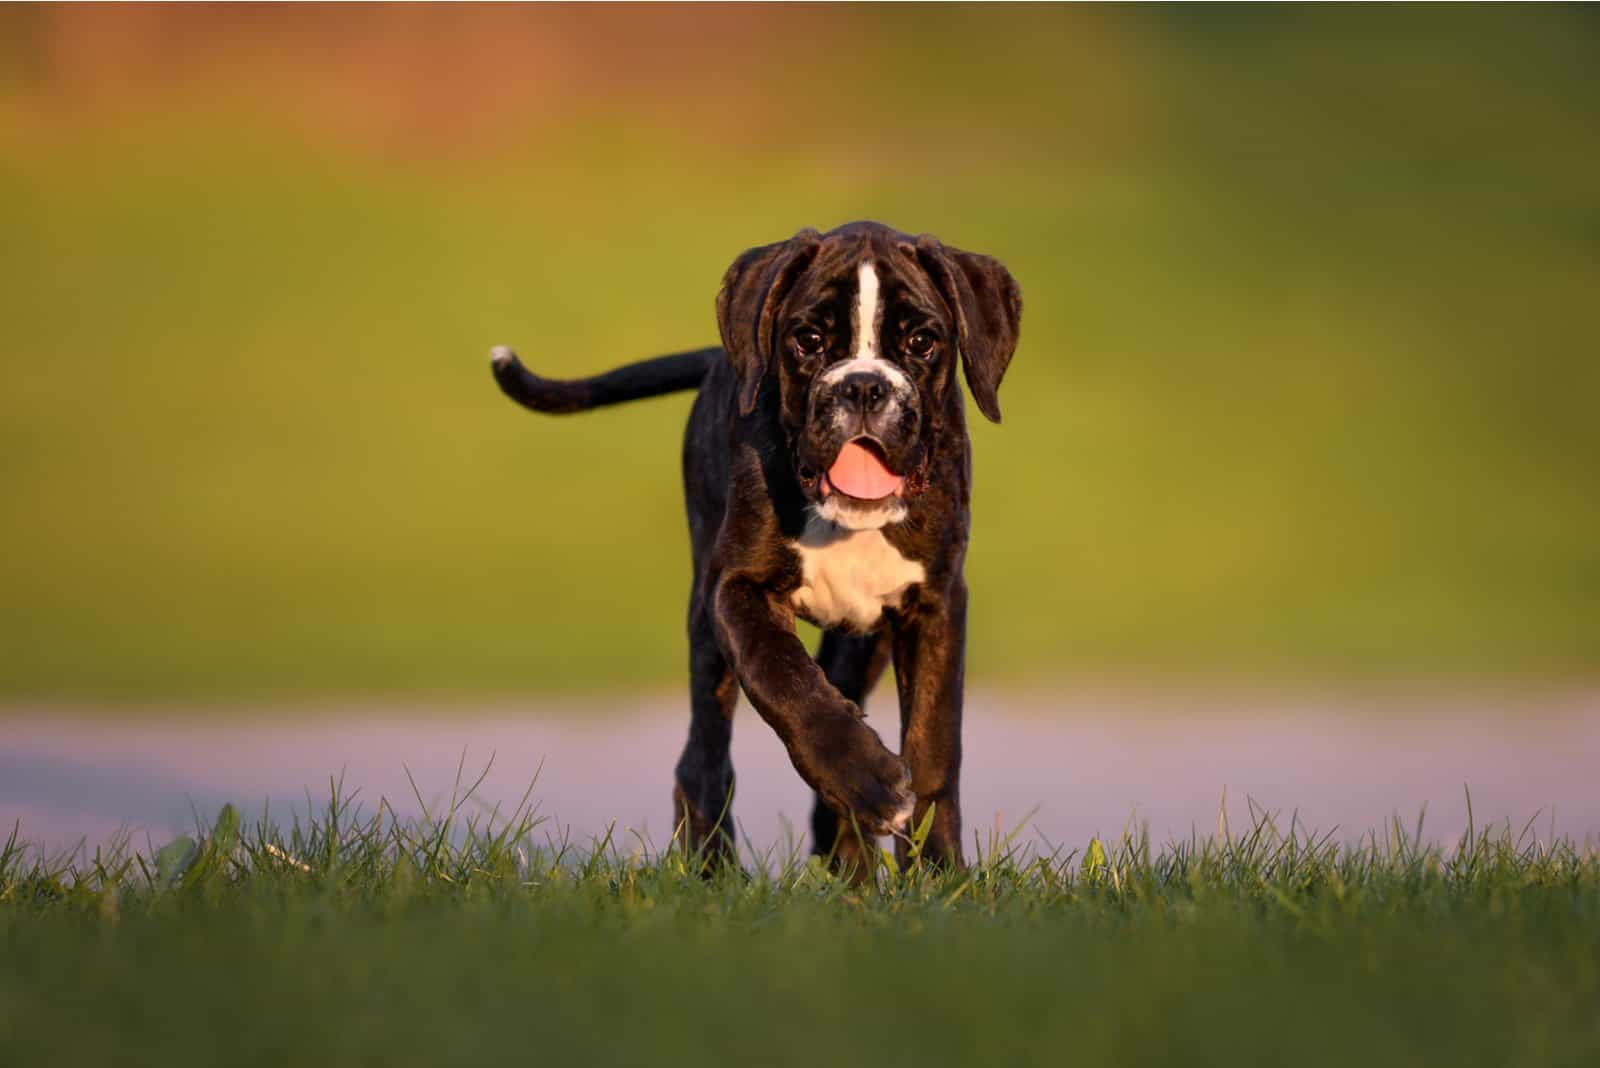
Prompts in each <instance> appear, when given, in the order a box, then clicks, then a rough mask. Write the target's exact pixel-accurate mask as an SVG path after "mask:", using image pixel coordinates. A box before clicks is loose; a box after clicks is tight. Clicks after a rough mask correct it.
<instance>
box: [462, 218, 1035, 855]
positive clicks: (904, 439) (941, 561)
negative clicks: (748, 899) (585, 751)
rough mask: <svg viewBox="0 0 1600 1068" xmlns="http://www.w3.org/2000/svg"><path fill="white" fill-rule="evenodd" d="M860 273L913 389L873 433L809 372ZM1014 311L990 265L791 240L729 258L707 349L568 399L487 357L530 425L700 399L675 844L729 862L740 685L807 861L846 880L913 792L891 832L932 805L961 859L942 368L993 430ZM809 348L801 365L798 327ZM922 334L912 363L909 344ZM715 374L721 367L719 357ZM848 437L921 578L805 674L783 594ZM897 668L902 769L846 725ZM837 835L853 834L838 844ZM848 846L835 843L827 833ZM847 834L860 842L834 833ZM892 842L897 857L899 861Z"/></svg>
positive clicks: (955, 545)
mask: <svg viewBox="0 0 1600 1068" xmlns="http://www.w3.org/2000/svg"><path fill="white" fill-rule="evenodd" d="M866 258H871V259H872V260H873V261H874V263H875V265H876V269H877V273H878V274H879V276H880V299H881V301H882V303H883V307H884V309H885V311H884V314H883V317H882V325H881V331H880V333H879V334H878V349H879V353H880V355H881V357H882V358H883V359H885V360H890V361H892V362H894V363H895V365H896V366H897V367H899V368H901V370H902V371H903V372H904V374H905V375H906V376H908V378H909V379H910V380H911V382H912V383H913V384H914V387H915V388H914V390H912V391H910V393H909V394H908V395H907V397H905V398H904V401H905V403H904V404H901V405H900V406H899V407H897V408H896V409H895V412H894V416H895V417H894V418H893V419H892V420H887V421H886V422H884V423H883V424H882V425H879V424H876V423H870V421H869V417H868V416H865V415H863V416H860V417H859V418H858V425H857V426H856V430H854V431H853V430H850V429H848V428H847V429H846V430H844V431H841V430H839V429H838V426H839V425H840V424H841V423H847V422H848V419H849V418H853V417H852V416H850V414H849V413H848V412H847V413H846V415H845V416H843V417H841V418H839V419H835V418H834V413H835V410H836V408H837V406H838V405H839V404H840V403H846V402H842V401H841V400H840V396H839V393H838V391H837V390H825V389H822V388H820V385H819V378H820V376H821V374H822V372H823V370H824V369H825V368H826V367H828V366H830V365H832V364H833V363H834V362H836V361H837V360H840V359H846V358H848V357H849V355H850V351H851V344H852V342H853V338H852V337H851V333H852V327H851V319H850V309H851V302H852V301H854V300H855V299H856V282H855V277H856V271H857V267H858V265H859V264H860V263H861V262H862V260H863V259H866ZM1020 317H1021V297H1020V294H1019V292H1018V289H1017V286H1016V283H1015V281H1014V280H1013V279H1012V278H1011V275H1010V274H1009V273H1008V272H1007V271H1006V270H1005V268H1004V267H1003V266H1001V265H1000V264H999V263H998V262H997V261H995V260H992V259H989V258H988V257H985V256H978V255H974V254H971V253H965V252H960V251H958V250H955V249H950V248H947V247H945V246H944V245H942V244H940V243H939V242H938V241H936V240H934V239H933V238H931V237H928V236H923V237H919V238H913V237H909V236H907V235H905V234H901V233H899V232H897V231H894V230H891V229H889V228H888V227H884V226H881V225H879V224H876V223H854V224H851V225H849V226H845V227H841V228H839V229H838V230H835V231H833V232H831V233H829V234H826V235H822V234H818V233H816V232H815V231H810V230H807V231H802V232H801V233H799V234H797V235H795V237H793V238H791V239H790V240H788V241H784V242H780V243H778V244H774V245H767V246H764V247H761V248H756V249H752V250H750V251H749V252H746V253H745V254H744V255H742V256H740V257H739V258H738V260H736V261H735V262H734V264H733V266H732V267H731V268H729V270H728V272H727V274H726V276H725V277H724V279H723V284H722V289H721V292H720V293H719V294H718V296H717V318H718V326H719V328H720V331H721V334H722V348H721V350H718V349H706V350H701V351H698V352H693V353H684V354H681V355H677V356H668V357H662V358H660V359H657V360H650V361H645V362H644V363H639V364H634V365H631V366H629V367H624V368H621V369H619V370H616V371H613V372H610V373H609V374H607V375H601V376H598V377H596V378H592V379H587V380H584V381H581V382H552V381H549V380H546V379H541V378H538V377H537V376H535V375H533V374H531V373H530V372H528V371H527V370H526V369H525V368H523V367H522V365H521V364H520V363H519V362H518V361H517V359H516V357H515V355H514V354H512V353H510V352H509V351H508V350H503V349H502V350H496V353H495V360H494V366H495V377H496V379H497V380H498V381H499V382H500V384H501V387H502V388H503V389H504V390H505V391H506V393H507V394H508V395H510V396H511V397H512V398H513V399H515V400H517V401H519V402H520V403H522V404H524V405H526V406H528V407H530V408H534V409H535V410H538V411H556V412H570V411H580V410H583V409H586V408H589V407H594V406H597V405H600V404H610V403H615V402H618V401H622V400H629V399H633V398H635V397H644V396H652V395H655V394H658V393H663V392H668V391H671V390H673V389H684V388H690V387H692V386H695V385H698V387H699V395H698V396H697V397H696V398H695V402H694V407H693V410H692V411H691V413H690V416H689V425H688V429H687V433H686V435H685V438H684V447H683V477H684V493H685V497H686V500H687V503H688V514H689V535H690V542H691V546H692V549H693V557H694V587H693V592H692V594H691V596H690V600H689V620H688V623H689V649H690V656H689V676H690V679H689V689H690V704H691V713H690V725H689V738H688V742H687V744H686V745H685V747H684V751H683V755H682V757H681V758H680V759H679V761H678V765H677V774H676V778H677V786H676V789H675V791H674V801H675V809H676V813H677V816H678V818H679V820H680V821H681V826H682V829H683V833H684V835H685V836H686V839H687V842H688V844H689V845H690V846H692V847H694V848H697V849H703V850H705V852H706V855H707V856H708V857H712V858H717V857H726V856H731V855H732V853H733V849H734V843H733V836H732V831H731V828H732V816H731V811H730V809H731V800H732V793H733V767H732V764H731V762H730V759H729V741H730V737H731V733H732V717H733V710H734V704H735V701H736V698H737V695H738V690H739V689H740V688H742V689H743V690H744V692H745V693H746V695H747V696H748V697H749V698H750V702H751V704H753V705H754V706H755V708H756V709H757V711H758V712H760V714H761V716H762V718H763V719H765V720H766V721H767V723H768V724H770V725H771V726H772V728H773V729H774V730H775V731H776V732H777V734H778V736H779V737H780V738H781V739H782V740H783V742H784V745H785V746H786V747H787V748H788V751H789V755H790V758H791V759H792V760H793V762H794V765H795V768H796V769H797V770H798V771H799V772H800V775H801V777H802V778H804V779H805V781H806V782H807V783H808V784H809V785H810V786H811V787H812V788H813V789H814V790H815V791H816V793H817V802H816V806H815V810H814V813H813V816H812V829H813V832H814V837H815V842H814V847H815V849H816V851H817V852H818V853H821V854H825V855H830V856H832V857H834V859H835V863H836V864H838V865H839V866H840V867H842V868H845V869H851V870H854V871H855V873H856V874H857V875H858V877H860V876H863V875H864V874H865V873H868V872H869V871H870V867H871V855H872V854H871V848H872V839H873V838H874V837H875V836H877V835H879V834H883V833H887V832H888V831H890V829H891V821H892V819H893V817H894V815H895V813H896V811H897V810H898V809H900V808H901V807H902V806H903V805H904V804H905V802H906V801H907V800H908V799H909V798H911V797H914V799H915V807H914V811H913V816H912V821H911V825H912V826H916V825H918V824H919V823H920V822H921V820H922V818H923V815H924V813H925V812H926V810H927V808H928V806H929V805H934V806H936V811H935V816H934V820H933V824H932V828H931V831H930V834H929V836H928V840H927V844H926V848H925V851H924V855H925V856H927V857H929V858H930V859H932V860H935V861H937V862H941V863H945V864H950V865H959V864H961V863H962V843H961V815H960V792H959V775H960V767H961V734H960V730H961V697H962V670H963V666H962V665H963V651H964V646H965V638H966V613H967V588H966V583H965V581H964V579H963V578H962V565H963V562H964V560H965V557H966V548H967V533H968V503H969V500H970V494H971V481H972V468H971V459H970V453H969V448H968V439H967V432H966V425H965V420H964V416H963V404H962V398H961V393H960V390H959V388H957V387H956V385H955V374H956V364H957V362H958V352H959V362H960V363H961V365H962V370H963V372H964V374H965V377H966V381H967V384H968V388H969V389H970V390H971V392H972V394H973V399H974V401H975V402H976V403H977V405H978V407H979V409H980V410H981V411H982V412H983V413H984V414H985V415H986V416H988V417H989V418H990V419H992V420H995V421H996V422H998V421H999V418H1000V408H999V396H998V391H999V387H1000V381H1001V378H1002V377H1003V375H1004V374H1005V370H1006V366H1007V364H1008V363H1009V362H1010V359H1011V355H1012V353H1013V351H1014V350H1015V347H1016V342H1017V329H1018V323H1019V320H1020ZM802 327H803V328H813V327H814V328H815V329H817V330H818V331H819V332H820V333H821V334H823V336H824V337H825V338H826V339H827V341H828V350H827V351H826V352H825V353H824V354H822V355H821V356H820V357H819V356H815V355H811V356H808V355H807V354H806V353H804V352H803V351H801V350H800V348H799V347H798V343H797V342H796V340H795V337H794V332H795V331H796V329H797V328H802ZM919 329H920V330H925V331H928V332H930V333H932V334H933V335H935V336H936V337H937V339H938V344H937V348H936V349H935V351H934V352H933V353H932V354H931V355H929V356H927V357H926V358H918V357H917V356H914V355H912V354H911V351H910V349H909V348H908V347H907V346H908V344H909V343H908V342H907V340H906V339H907V338H908V337H910V336H911V335H912V334H913V333H914V332H915V331H917V330H919ZM724 354H725V356H726V358H723V356H724ZM863 426H865V427H867V429H868V430H870V432H871V433H872V435H873V437H874V438H875V439H876V442H877V443H878V444H879V445H880V446H881V448H882V451H883V454H884V456H885V458H886V460H887V462H888V464H889V466H890V468H891V469H892V470H894V471H895V472H897V473H900V474H904V475H905V476H906V480H907V485H906V490H905V502H906V506H907V515H906V518H905V519H904V520H903V521H901V522H898V523H893V524H890V525H889V526H887V527H884V528H883V531H882V532H883V535H884V536H885V538H886V539H887V540H888V541H889V543H890V544H891V545H893V546H894V547H895V549H897V550H898V551H899V552H900V553H901V554H902V555H903V556H905V557H907V558H908V559H911V560H914V561H917V562H919V563H921V564H922V565H923V567H924V569H925V571H926V578H925V581H923V582H921V583H919V584H917V585H914V586H912V587H911V588H910V589H909V590H908V591H907V592H906V593H905V595H904V596H903V597H902V599H901V601H900V603H899V605H898V607H893V608H886V609H885V612H884V615H883V617H882V619H881V620H880V621H879V622H878V624H877V625H876V626H875V627H873V628H872V629H871V630H870V632H868V633H851V632H850V631H849V630H848V629H846V628H844V627H842V626H841V627H835V628H834V629H830V630H827V631H826V632H825V633H824V636H823V640H822V646H821V648H820V650H819V651H818V653H817V656H816V657H815V658H814V659H813V658H812V656H811V655H810V654H809V653H808V652H807V651H806V649H805V647H804V646H803V645H802V644H801V642H800V640H799V638H798V637H797V636H796V634H795V629H794V623H795V614H796V612H795V608H794V607H793V606H792V604H791V595H792V594H793V593H794V591H795V590H796V589H797V588H798V587H799V585H800V584H801V580H802V576H801V570H800V559H799V556H798V554H797V553H796V551H795V550H794V549H793V548H792V547H791V546H792V543H793V542H794V541H795V540H796V539H797V538H799V537H800V536H801V534H802V533H803V532H804V530H805V528H806V522H807V518H808V509H809V508H811V507H812V506H813V505H815V504H817V503H818V501H819V500H820V499H821V498H820V492H819V488H818V480H819V472H823V471H826V470H827V468H828V466H829V465H830V464H831V462H832V459H833V457H834V456H835V455H837V453H838V450H839V447H840V446H841V445H842V444H843V440H844V439H845V438H847V437H848V436H849V434H850V433H854V432H857V431H859V429H860V428H861V427H863ZM891 660H892V662H893V663H894V665H895V668H896V672H895V674H896V679H897V681H898V688H899V697H900V724H901V753H900V755H898V756H897V755H896V754H894V753H892V752H890V751H889V749H888V748H887V747H886V746H884V744H883V742H882V741H881V740H880V739H879V737H878V735H877V734H876V733H875V732H874V731H873V730H872V729H871V728H870V727H868V726H867V724H866V723H865V721H864V720H863V718H862V712H861V702H862V700H863V698H864V697H865V695H866V694H867V693H868V692H869V691H870V690H871V689H872V687H873V684H874V683H875V682H876V681H877V679H878V678H879V676H880V675H881V674H882V672H883V669H884V667H885V666H887V664H888V663H890V662H891ZM852 829H854V831H853V832H852ZM847 832H852V833H847ZM854 832H859V833H854ZM907 848H908V840H907V839H906V838H905V837H904V836H903V835H902V836H900V837H899V840H898V841H897V849H898V851H899V853H900V855H901V857H902V858H904V856H905V852H906V849H907Z"/></svg>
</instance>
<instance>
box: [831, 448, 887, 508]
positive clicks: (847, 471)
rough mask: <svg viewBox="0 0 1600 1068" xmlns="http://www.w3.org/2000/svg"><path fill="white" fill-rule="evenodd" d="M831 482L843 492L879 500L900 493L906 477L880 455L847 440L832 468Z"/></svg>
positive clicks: (863, 498)
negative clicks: (891, 468)
mask: <svg viewBox="0 0 1600 1068" xmlns="http://www.w3.org/2000/svg"><path fill="white" fill-rule="evenodd" d="M828 481H829V482H830V483H832V485H833V488H834V489H836V490H838V491H839V492H840V493H848V494H849V495H850V496H852V497H860V498H861V499H862V500H867V501H875V500H877V499H879V498H880V497H887V496H889V495H890V494H891V493H895V492H898V491H899V489H900V487H901V486H902V485H904V484H905V479H903V478H901V477H900V476H899V475H896V474H894V473H893V472H891V471H890V470H889V469H888V468H887V467H885V466H883V461H882V460H880V459H878V454H877V453H875V452H873V451H872V450H871V449H869V448H867V447H866V446H864V445H860V444H858V443H856V442H854V441H851V442H846V443H845V447H844V448H842V449H840V450H839V458H838V459H837V460H835V461H833V466H832V467H830V468H828Z"/></svg>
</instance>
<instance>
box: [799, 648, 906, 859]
mask: <svg viewBox="0 0 1600 1068" xmlns="http://www.w3.org/2000/svg"><path fill="white" fill-rule="evenodd" d="M817 663H818V664H819V665H820V666H821V667H822V670H823V672H824V673H825V674H826V675H827V676H828V681H829V682H831V683H833V685H834V687H835V688H836V689H837V690H838V691H839V693H841V694H842V695H843V696H844V697H845V698H846V699H847V700H850V701H854V702H855V703H856V704H857V705H860V706H862V707H863V708H865V707H866V699H867V694H869V693H871V692H872V688H873V687H874V686H876V685H877V684H878V679H880V678H881V677H882V676H883V671H884V668H885V667H887V666H888V663H889V641H888V637H887V635H886V634H884V633H883V632H882V631H879V632H876V633H873V634H866V635H860V634H847V633H845V632H843V631H838V630H830V631H825V632H823V635H822V645H821V646H820V647H819V648H818V650H817ZM811 839H812V845H811V848H812V852H814V853H816V854H817V855H818V856H821V857H828V858H830V862H831V864H832V865H833V869H834V871H836V872H839V873H840V874H843V875H846V876H849V877H851V878H853V879H855V880H856V881H857V882H864V881H866V880H867V879H870V878H871V876H872V872H873V870H874V868H875V866H876V861H877V857H876V856H875V855H874V850H875V849H876V846H877V842H876V840H875V839H874V838H873V837H872V836H871V835H868V834H866V833H865V832H861V833H857V829H856V828H852V827H851V826H850V825H849V823H848V822H847V821H846V820H845V819H843V818H842V817H841V816H840V815H839V814H838V813H837V812H835V811H834V810H833V809H832V808H830V807H829V806H828V804H827V803H826V802H825V801H823V800H822V796H821V795H820V794H818V795H816V797H815V800H814V802H813V804H812V808H811Z"/></svg>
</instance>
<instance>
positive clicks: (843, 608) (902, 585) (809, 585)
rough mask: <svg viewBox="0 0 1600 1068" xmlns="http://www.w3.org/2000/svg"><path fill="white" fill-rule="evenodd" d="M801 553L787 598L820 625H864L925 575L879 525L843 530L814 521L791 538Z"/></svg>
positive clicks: (868, 625)
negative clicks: (796, 585)
mask: <svg viewBox="0 0 1600 1068" xmlns="http://www.w3.org/2000/svg"><path fill="white" fill-rule="evenodd" d="M793 547H794V551H795V552H796V553H798V554H799V555H800V574H801V577H800V588H799V589H797V590H795V591H794V593H793V594H792V595H791V597H790V603H791V604H793V605H794V607H795V609H796V610H797V611H798V612H800V613H801V614H802V615H804V616H806V617H807V618H808V619H810V620H811V621H812V622H813V623H815V624H817V625H818V626H819V627H838V626H844V627H849V628H851V629H854V630H867V629H869V628H871V627H872V626H874V625H875V624H876V623H877V622H878V620H879V618H881V617H882V615H883V609H884V607H885V606H886V605H887V606H890V607H895V606H898V605H899V603H900V597H901V595H902V594H904V593H905V591H906V590H907V589H908V588H910V587H911V586H914V585H915V584H917V583H919V582H921V581H923V579H925V578H926V577H927V573H926V571H925V570H924V569H923V566H922V565H921V564H919V563H917V562H916V561H915V560H908V559H906V557H904V556H902V555H901V554H900V550H898V549H896V548H895V547H894V546H893V545H890V544H889V540H888V539H887V538H885V537H884V536H883V532H882V531H879V530H842V529H840V528H838V527H835V526H833V525H832V524H831V523H827V522H826V521H823V520H813V521H812V522H811V524H810V525H809V526H807V527H806V532H805V534H804V535H803V536H802V537H801V538H800V540H799V541H796V542H794V543H793Z"/></svg>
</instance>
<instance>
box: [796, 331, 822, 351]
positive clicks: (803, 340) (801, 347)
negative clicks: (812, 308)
mask: <svg viewBox="0 0 1600 1068" xmlns="http://www.w3.org/2000/svg"><path fill="white" fill-rule="evenodd" d="M824 344H826V341H825V339H824V338H823V336H822V335H821V334H820V333H818V332H817V331H815V330H813V329H811V328H810V327H809V326H802V327H800V328H799V329H798V330H796V331H795V332H794V347H795V351H797V352H799V353H800V355H802V356H821V355H822V347H823V345H824Z"/></svg>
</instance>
